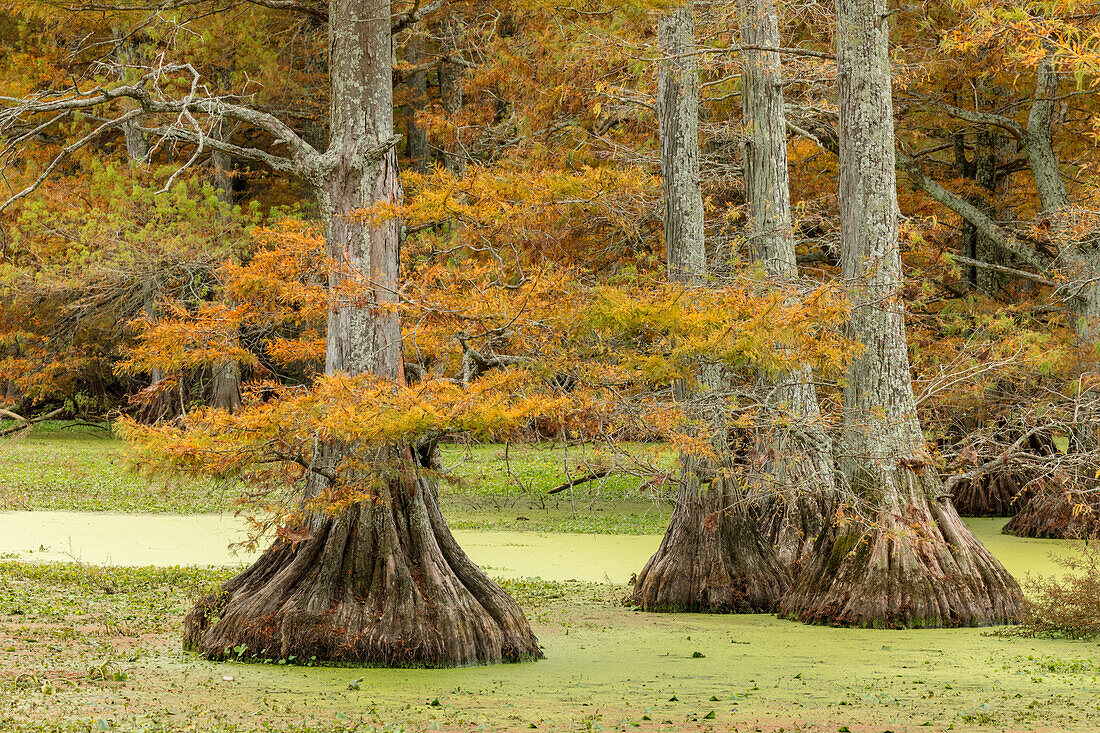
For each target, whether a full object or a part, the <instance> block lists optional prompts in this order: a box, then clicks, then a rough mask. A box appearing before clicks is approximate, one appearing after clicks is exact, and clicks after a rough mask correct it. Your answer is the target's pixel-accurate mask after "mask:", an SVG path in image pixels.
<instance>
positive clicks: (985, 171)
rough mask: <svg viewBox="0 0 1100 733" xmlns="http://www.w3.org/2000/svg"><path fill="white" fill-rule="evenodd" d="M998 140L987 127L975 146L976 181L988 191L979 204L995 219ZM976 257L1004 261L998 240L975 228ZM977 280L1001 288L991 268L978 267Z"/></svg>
mask: <svg viewBox="0 0 1100 733" xmlns="http://www.w3.org/2000/svg"><path fill="white" fill-rule="evenodd" d="M997 142H998V136H997V133H996V131H995V130H993V129H986V130H981V131H979V132H978V136H977V145H976V146H975V150H974V181H975V183H977V184H978V185H979V186H980V187H981V188H982V189H983V190H984V191H986V192H987V196H988V198H987V199H985V200H982V201H979V202H978V208H979V209H981V210H982V211H984V212H985V214H986V215H987V216H988V217H989V218H990V219H993V220H994V221H996V220H997V211H996V206H995V203H994V201H995V199H996V194H997ZM973 257H974V259H976V260H978V261H979V262H988V263H989V264H991V265H1000V264H1002V261H1003V258H1002V257H1001V252H1000V249H999V248H998V247H997V243H996V242H994V241H993V240H992V239H990V237H989V235H988V234H985V233H983V232H979V231H977V230H976V229H975V231H974V255H973ZM974 269H975V273H974V284H975V285H976V286H977V288H978V291H979V292H981V293H984V294H985V295H988V296H990V297H995V296H996V295H997V293H998V291H999V290H1000V285H1001V282H1000V276H999V275H998V274H997V273H996V272H995V271H993V270H991V269H988V268H981V267H976V268H974Z"/></svg>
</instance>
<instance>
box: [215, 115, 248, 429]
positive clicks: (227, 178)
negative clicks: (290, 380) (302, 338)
mask: <svg viewBox="0 0 1100 733" xmlns="http://www.w3.org/2000/svg"><path fill="white" fill-rule="evenodd" d="M227 127H228V125H227V124H226V121H225V120H224V119H223V120H218V123H217V127H215V128H214V130H213V133H214V134H215V135H217V138H218V140H226V141H227V138H228V137H229V130H228V129H227ZM210 157H211V160H212V162H213V163H214V188H215V189H216V190H217V192H218V201H220V202H221V203H222V204H223V205H224V206H225V208H226V209H227V210H228V209H231V208H232V207H233V175H232V173H233V158H232V157H230V156H229V155H228V154H226V153H224V152H222V151H220V150H215V151H214V153H213V154H212V155H211V156H210ZM233 340H234V342H236V341H237V336H236V335H234V337H233ZM211 382H212V384H211V387H210V393H211V394H210V405H211V406H212V407H216V408H218V409H221V410H228V411H230V412H233V411H234V410H239V409H240V408H241V367H240V365H239V364H238V363H237V362H235V361H233V360H232V359H226V360H225V361H223V362H221V363H220V364H215V365H214V369H213V375H212V378H211Z"/></svg>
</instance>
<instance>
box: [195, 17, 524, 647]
mask: <svg viewBox="0 0 1100 733" xmlns="http://www.w3.org/2000/svg"><path fill="white" fill-rule="evenodd" d="M389 18H390V4H389V2H388V1H387V0H336V2H332V3H330V4H329V23H330V30H329V32H330V49H331V56H330V70H331V71H330V83H331V86H332V102H331V107H332V108H331V113H330V120H331V128H330V129H331V133H330V140H331V142H330V147H329V151H328V153H327V154H326V156H325V161H326V164H327V165H330V166H331V168H329V169H327V170H324V171H322V172H320V173H319V174H318V175H317V176H316V177H315V178H314V179H313V183H314V186H315V193H316V197H317V200H318V204H319V208H320V211H321V212H322V217H323V219H324V224H325V239H326V243H327V245H328V250H329V254H330V255H331V256H332V257H333V259H334V261H336V262H337V263H340V264H341V265H342V266H341V267H340V268H339V269H338V270H337V271H336V272H334V273H333V278H334V279H335V280H337V281H340V280H342V279H343V278H352V279H354V280H355V281H356V282H357V283H358V284H359V285H360V286H362V287H363V288H364V289H365V291H366V292H365V293H363V296H362V297H361V298H357V299H355V300H353V301H338V302H336V303H335V304H334V305H333V307H332V310H331V311H330V313H329V321H328V349H327V356H326V365H325V371H326V374H329V375H335V374H337V373H346V374H349V375H358V374H371V375H374V376H376V377H379V378H382V379H386V380H391V381H394V382H397V381H402V380H403V365H402V360H401V324H400V321H399V317H398V314H397V312H396V309H395V308H393V307H392V306H394V305H395V304H396V300H397V292H398V266H399V245H400V224H399V223H398V222H397V221H393V220H391V221H387V222H385V223H381V224H378V225H375V226H371V225H368V224H367V223H366V222H364V221H363V219H362V218H361V217H356V216H354V212H356V211H358V210H361V209H363V208H365V207H367V206H369V205H371V204H374V203H378V202H389V203H399V202H400V199H401V188H400V184H399V181H398V176H397V156H396V153H395V150H394V144H395V142H396V140H395V139H394V136H393V89H392V84H391V71H390V30H389ZM334 284H339V282H337V283H334ZM364 284H365V285H364ZM363 301H365V302H363ZM349 464H350V467H349ZM355 464H361V465H363V466H366V467H365V468H363V467H361V468H356V467H355ZM419 468H420V466H419V465H418V461H417V460H416V458H415V456H414V452H413V451H412V450H411V448H410V447H408V446H389V447H385V448H377V447H370V448H368V447H367V446H362V445H349V444H343V443H327V444H324V443H323V444H320V445H319V446H318V448H317V450H316V451H315V456H314V458H313V464H312V466H311V467H310V472H309V478H308V480H307V487H306V492H305V493H306V495H305V499H306V500H309V499H313V498H315V497H316V496H317V495H318V494H320V493H321V492H322V491H324V490H326V489H328V488H330V487H331V484H330V483H329V482H330V478H329V477H331V476H334V475H336V476H339V477H341V478H340V479H339V480H341V481H343V482H349V481H350V482H355V481H356V480H357V479H359V480H360V481H361V482H362V483H365V484H366V483H369V485H370V486H371V490H372V492H373V496H372V499H371V500H369V501H364V502H361V503H358V504H354V505H352V506H350V507H349V508H347V509H345V510H343V511H342V512H340V513H339V514H337V515H336V516H333V515H332V514H330V513H328V512H325V511H323V510H320V511H315V512H311V513H308V514H307V516H306V520H305V522H304V524H303V526H300V527H292V528H290V530H289V531H288V532H286V533H284V534H285V536H284V537H281V538H279V539H277V540H276V541H275V543H274V544H273V545H272V546H271V548H270V549H268V550H267V551H266V552H265V553H264V554H263V555H262V556H261V557H260V558H259V559H258V560H257V561H256V562H255V563H254V564H253V565H252V566H251V567H250V568H248V569H247V570H245V571H244V572H243V573H242V574H240V575H238V576H237V577H235V578H233V579H232V580H230V581H229V582H227V583H226V584H225V585H224V587H223V588H222V590H221V591H220V592H219V593H218V594H216V595H212V596H208V597H206V598H204V599H202V600H201V601H200V602H199V603H198V604H197V605H196V607H195V608H194V609H193V610H192V611H191V613H189V614H188V616H187V619H186V621H185V632H184V641H185V644H186V646H187V647H188V648H192V649H197V650H199V651H201V652H202V653H204V654H206V655H207V656H210V657H215V658H216V657H221V656H225V655H227V654H232V655H236V654H237V652H236V651H233V648H234V647H240V645H245V646H246V647H247V649H246V650H245V652H244V653H245V655H247V656H255V657H260V658H264V657H266V658H272V659H288V658H290V657H291V656H294V657H296V658H297V659H298V660H302V661H304V660H309V659H310V658H311V657H316V658H317V659H319V660H328V661H337V662H343V663H355V664H365V665H385V666H432V667H437V666H457V665H467V664H485V663H491V662H501V661H509V662H511V661H521V660H529V659H537V658H539V657H541V656H542V654H541V652H540V651H539V648H538V644H537V642H536V640H535V637H534V635H533V634H532V633H531V630H530V627H529V625H528V623H527V620H526V618H524V615H523V612H522V611H521V610H520V608H519V606H518V605H517V604H516V603H515V601H513V600H512V599H511V598H510V597H509V596H508V595H507V594H506V593H505V592H504V591H503V590H502V589H501V588H500V587H499V586H498V585H496V584H495V583H493V582H492V581H491V580H489V578H488V577H486V576H485V574H484V573H482V571H481V570H480V569H479V568H478V567H477V566H476V565H474V564H473V563H472V562H471V561H470V560H469V559H468V558H467V557H466V555H465V554H464V553H463V552H462V550H461V549H460V548H459V547H458V544H457V543H456V542H455V540H454V538H453V537H452V535H451V532H450V530H449V529H448V528H447V524H446V522H445V521H444V520H443V516H442V515H441V514H440V511H439V502H438V497H437V494H436V489H435V485H434V483H433V482H432V480H431V479H430V478H428V477H427V476H425V475H423V474H422V473H421V472H420V471H419Z"/></svg>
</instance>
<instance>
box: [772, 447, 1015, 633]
mask: <svg viewBox="0 0 1100 733" xmlns="http://www.w3.org/2000/svg"><path fill="white" fill-rule="evenodd" d="M880 480H883V481H893V482H895V485H894V486H893V487H887V488H886V489H885V491H884V492H883V494H881V495H887V496H889V495H893V496H896V497H897V502H896V503H892V504H891V506H889V507H888V508H884V509H882V510H880V511H879V512H878V514H877V516H874V517H871V518H870V519H871V520H872V521H870V522H869V523H868V522H866V521H861V522H852V523H849V524H846V525H844V526H841V525H840V524H836V523H834V524H832V525H831V526H830V527H828V528H827V529H826V530H825V531H824V532H823V534H822V537H821V539H820V540H819V542H818V545H817V548H816V552H815V555H814V558H813V559H812V561H810V562H808V563H807V565H806V567H805V568H804V569H803V571H802V572H801V573H800V574H799V576H798V578H796V579H795V582H794V585H793V586H792V588H791V590H790V592H789V593H788V594H787V595H786V596H785V597H784V598H783V602H782V604H781V605H780V609H779V614H780V616H782V617H784V618H789V619H793V620H798V621H803V622H806V623H814V624H827V625H835V626H863V627H877V628H937V627H959V626H989V625H994V624H1005V623H1015V622H1017V621H1019V620H1020V617H1021V606H1022V603H1023V595H1022V593H1021V591H1020V587H1019V584H1018V583H1017V582H1016V581H1015V580H1014V579H1013V578H1012V576H1011V575H1009V574H1008V571H1006V570H1005V569H1004V567H1003V566H1002V565H1001V563H1000V562H999V561H998V560H997V559H996V558H995V557H993V555H992V554H990V552H989V551H988V550H987V549H986V548H985V547H984V546H983V545H982V544H981V542H979V541H978V540H977V538H975V537H974V535H973V534H972V533H971V532H970V529H969V528H968V527H967V526H966V525H965V524H963V522H962V520H961V519H959V515H958V514H957V513H956V512H955V510H954V508H953V507H952V506H951V504H950V503H949V502H948V501H946V500H944V499H937V500H931V499H929V498H927V497H930V496H936V485H937V484H939V479H938V478H937V477H936V476H935V474H933V473H932V471H931V470H930V469H928V468H924V469H918V470H916V471H914V470H911V469H908V468H904V467H899V468H897V469H895V470H893V471H885V472H883V474H881V475H880Z"/></svg>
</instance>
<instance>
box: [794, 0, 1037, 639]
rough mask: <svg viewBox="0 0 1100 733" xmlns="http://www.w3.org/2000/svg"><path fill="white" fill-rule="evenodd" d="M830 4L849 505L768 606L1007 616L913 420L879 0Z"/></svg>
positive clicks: (953, 620) (1010, 612) (992, 565)
mask: <svg viewBox="0 0 1100 733" xmlns="http://www.w3.org/2000/svg"><path fill="white" fill-rule="evenodd" d="M836 8H837V40H836V45H837V70H838V76H839V89H840V105H839V109H840V161H839V166H838V174H839V179H840V190H839V200H840V208H841V247H842V253H841V267H842V274H843V278H844V281H845V282H846V284H847V286H848V291H849V297H850V298H851V300H852V304H853V311H852V319H851V323H850V332H851V335H852V337H853V338H854V339H855V340H856V341H857V342H859V343H860V345H861V346H862V347H863V350H862V352H861V353H860V354H859V355H858V356H857V357H856V358H855V359H853V361H852V362H851V366H850V368H849V371H848V377H847V384H846V386H845V390H844V426H843V436H842V444H841V446H840V461H839V465H840V470H841V475H840V477H839V478H840V480H841V482H842V488H843V490H844V495H845V496H844V499H843V500H846V501H848V502H850V503H851V504H852V506H853V509H854V511H855V513H856V515H857V517H858V518H857V519H856V520H855V521H853V522H851V523H848V522H844V523H841V522H839V521H838V522H835V523H833V524H832V525H830V526H829V527H827V528H826V530H825V531H824V532H823V533H822V535H821V538H820V539H819V541H818V543H817V545H816V546H815V553H814V556H813V557H812V558H811V559H810V560H809V561H808V562H807V563H806V565H805V567H804V569H803V570H802V572H801V573H800V574H799V576H798V578H797V579H796V581H795V584H794V586H793V587H792V588H791V591H790V592H789V593H788V594H787V595H786V596H785V598H784V600H783V603H782V606H781V609H780V612H781V614H782V615H784V616H786V617H790V618H797V619H800V620H803V621H807V622H813V623H826V624H840V625H853V626H889V627H938V626H975V625H986V624H995V623H1006V622H1012V621H1016V620H1018V619H1019V617H1020V606H1021V603H1022V600H1023V598H1022V594H1021V592H1020V588H1019V586H1018V585H1017V583H1016V581H1015V580H1014V579H1013V578H1012V577H1011V576H1010V575H1009V574H1008V573H1007V572H1006V571H1005V569H1004V568H1003V567H1002V566H1001V564H1000V562H998V561H997V559H996V558H994V557H993V556H992V555H991V554H990V553H989V551H988V550H986V549H985V547H983V546H982V544H981V543H980V542H979V541H978V540H977V539H976V538H975V537H974V536H973V535H972V534H971V532H970V530H969V529H968V528H967V527H966V525H965V524H963V522H962V520H960V519H959V516H958V514H956V512H955V510H954V508H953V507H952V505H951V503H950V501H949V500H948V499H947V497H944V496H942V492H943V484H942V482H941V481H940V479H939V476H938V474H937V473H936V470H935V467H934V466H933V465H932V463H931V459H930V456H929V455H928V453H927V451H926V447H925V442H924V438H923V436H922V434H921V430H920V425H919V423H918V421H917V412H916V406H915V402H914V399H913V390H912V384H911V381H910V373H909V359H908V352H907V347H906V340H905V313H904V305H903V301H902V297H901V287H902V284H903V280H902V271H901V258H900V252H899V242H898V210H897V199H896V190H895V177H894V130H893V105H892V101H891V76H890V73H891V72H890V60H889V49H888V41H889V24H888V22H887V21H886V19H887V17H888V8H887V3H886V2H885V0H837V1H836ZM843 500H842V501H843Z"/></svg>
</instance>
